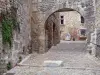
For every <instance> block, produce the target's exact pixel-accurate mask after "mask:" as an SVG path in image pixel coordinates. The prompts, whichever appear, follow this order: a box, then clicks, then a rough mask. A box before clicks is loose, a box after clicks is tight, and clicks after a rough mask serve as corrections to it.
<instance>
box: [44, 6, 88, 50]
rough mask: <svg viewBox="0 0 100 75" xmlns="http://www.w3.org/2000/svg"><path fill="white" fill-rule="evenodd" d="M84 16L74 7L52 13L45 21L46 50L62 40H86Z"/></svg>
mask: <svg viewBox="0 0 100 75" xmlns="http://www.w3.org/2000/svg"><path fill="white" fill-rule="evenodd" d="M84 21H85V20H84V17H83V16H82V15H81V14H80V13H78V12H77V11H75V10H73V9H69V8H68V9H60V10H57V11H56V12H54V13H52V14H51V15H50V16H49V17H48V19H47V20H46V22H45V37H46V38H45V43H46V46H45V47H46V51H48V50H49V49H50V48H51V47H52V46H56V45H57V44H58V43H60V40H66V41H72V40H73V41H75V40H81V41H82V40H86V38H87V35H86V28H85V25H84Z"/></svg>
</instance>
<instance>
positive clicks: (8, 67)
mask: <svg viewBox="0 0 100 75" xmlns="http://www.w3.org/2000/svg"><path fill="white" fill-rule="evenodd" d="M11 68H12V65H11V62H8V64H7V70H10V69H11Z"/></svg>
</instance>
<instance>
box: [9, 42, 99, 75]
mask: <svg viewBox="0 0 100 75" xmlns="http://www.w3.org/2000/svg"><path fill="white" fill-rule="evenodd" d="M86 52H87V51H86V42H81V41H77V42H71V41H68V42H66V41H61V43H60V44H58V45H57V46H53V47H52V48H51V49H50V50H49V51H48V52H47V53H45V54H32V55H30V56H28V57H27V58H26V59H25V60H23V61H22V62H21V63H20V64H19V66H16V67H15V68H13V69H12V70H11V71H9V72H11V73H15V75H100V65H99V64H97V63H96V62H97V61H96V60H95V61H93V60H91V59H90V56H89V55H88V54H87V53H86ZM47 60H54V61H55V60H56V61H63V65H62V66H58V67H47V66H43V63H44V61H47Z"/></svg>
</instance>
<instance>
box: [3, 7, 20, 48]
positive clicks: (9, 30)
mask: <svg viewBox="0 0 100 75" xmlns="http://www.w3.org/2000/svg"><path fill="white" fill-rule="evenodd" d="M16 15H17V9H16V8H15V7H13V6H12V7H11V8H10V11H6V12H1V17H2V20H1V24H2V38H3V39H2V40H3V45H9V47H10V48H11V47H12V38H13V30H18V28H19V27H18V26H19V25H18V24H19V23H18V22H17V16H16Z"/></svg>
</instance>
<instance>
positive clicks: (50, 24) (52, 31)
mask: <svg viewBox="0 0 100 75" xmlns="http://www.w3.org/2000/svg"><path fill="white" fill-rule="evenodd" d="M56 16H57V13H56V14H55V13H54V14H53V15H51V16H50V17H49V18H48V19H47V21H46V23H45V24H46V25H45V37H46V51H47V50H49V49H50V48H51V47H52V46H55V45H56V44H58V43H59V42H60V33H59V31H60V30H59V25H58V18H57V17H56Z"/></svg>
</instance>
